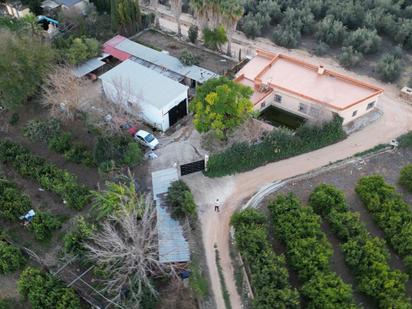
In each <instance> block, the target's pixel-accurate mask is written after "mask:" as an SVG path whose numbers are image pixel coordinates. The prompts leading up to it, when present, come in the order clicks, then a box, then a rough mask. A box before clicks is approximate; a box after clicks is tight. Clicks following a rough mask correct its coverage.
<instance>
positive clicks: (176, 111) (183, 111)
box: [169, 99, 187, 126]
mask: <svg viewBox="0 0 412 309" xmlns="http://www.w3.org/2000/svg"><path fill="white" fill-rule="evenodd" d="M186 115H187V108H186V99H184V100H183V101H182V102H180V103H179V104H178V105H176V106H175V107H173V108H172V109H171V110H170V111H169V126H172V125H174V124H175V123H176V122H177V121H178V120H179V119H182V118H183V117H184V116H186Z"/></svg>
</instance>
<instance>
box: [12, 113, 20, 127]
mask: <svg viewBox="0 0 412 309" xmlns="http://www.w3.org/2000/svg"><path fill="white" fill-rule="evenodd" d="M19 119H20V116H19V114H17V113H13V114H12V115H11V118H10V121H9V123H10V124H11V125H12V126H15V125H16V124H17V123H18V122H19Z"/></svg>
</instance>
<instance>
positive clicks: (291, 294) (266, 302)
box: [231, 209, 300, 309]
mask: <svg viewBox="0 0 412 309" xmlns="http://www.w3.org/2000/svg"><path fill="white" fill-rule="evenodd" d="M231 223H232V225H233V227H234V228H235V240H236V246H237V248H238V249H239V251H240V253H241V255H242V257H243V259H244V261H245V262H246V264H247V265H248V266H249V269H250V272H251V277H250V279H251V283H252V288H253V291H254V299H253V308H256V309H260V308H300V306H299V294H298V293H297V291H296V290H294V289H292V288H291V286H290V284H289V281H288V276H289V275H288V271H287V269H286V267H285V259H284V257H283V256H278V255H276V254H275V253H274V252H273V250H272V247H271V244H270V242H269V241H268V238H267V227H266V218H265V216H264V215H262V214H261V213H259V212H258V211H256V210H254V209H247V210H244V211H242V212H240V213H236V214H234V215H233V216H232V220H231Z"/></svg>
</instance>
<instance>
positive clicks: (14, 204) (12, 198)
mask: <svg viewBox="0 0 412 309" xmlns="http://www.w3.org/2000/svg"><path fill="white" fill-rule="evenodd" d="M30 209H31V202H30V198H29V197H28V196H27V195H25V194H24V193H23V192H22V191H21V190H20V189H19V188H18V187H17V186H16V185H15V184H14V183H12V182H10V181H8V180H7V179H4V178H0V217H1V218H4V219H7V220H10V221H13V222H16V221H18V220H19V217H20V216H22V215H24V214H26V213H27V212H28V211H29V210H30Z"/></svg>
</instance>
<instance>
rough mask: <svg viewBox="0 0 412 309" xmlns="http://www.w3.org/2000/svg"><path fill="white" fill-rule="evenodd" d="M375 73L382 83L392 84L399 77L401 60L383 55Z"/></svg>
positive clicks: (389, 55) (390, 55)
mask: <svg viewBox="0 0 412 309" xmlns="http://www.w3.org/2000/svg"><path fill="white" fill-rule="evenodd" d="M376 68H377V72H378V75H379V78H380V79H381V80H383V81H384V82H394V81H396V80H397V79H398V78H399V76H400V75H401V71H402V65H401V60H400V59H399V58H397V57H396V56H394V55H392V54H384V55H383V56H382V57H381V58H380V59H379V61H378V64H377V67H376Z"/></svg>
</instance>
